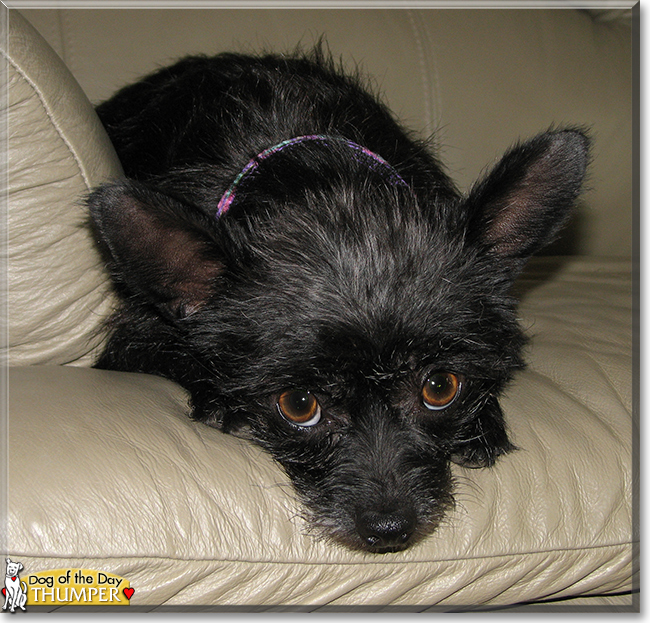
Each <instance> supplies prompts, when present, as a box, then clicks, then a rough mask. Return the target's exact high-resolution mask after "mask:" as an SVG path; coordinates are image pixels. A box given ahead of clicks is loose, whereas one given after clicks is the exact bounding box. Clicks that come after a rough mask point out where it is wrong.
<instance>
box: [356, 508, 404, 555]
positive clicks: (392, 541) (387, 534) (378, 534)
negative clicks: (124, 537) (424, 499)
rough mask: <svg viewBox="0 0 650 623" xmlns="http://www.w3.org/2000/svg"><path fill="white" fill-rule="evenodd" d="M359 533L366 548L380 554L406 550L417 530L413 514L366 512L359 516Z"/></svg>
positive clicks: (357, 522) (357, 524) (357, 523)
mask: <svg viewBox="0 0 650 623" xmlns="http://www.w3.org/2000/svg"><path fill="white" fill-rule="evenodd" d="M356 526H357V532H358V533H359V536H361V538H362V539H363V542H364V544H365V545H366V547H367V548H368V549H369V550H371V551H373V552H378V553H384V552H396V551H398V550H400V549H404V548H405V547H406V546H407V545H408V542H409V540H410V539H411V536H412V535H413V531H414V529H415V518H414V517H413V515H412V513H406V512H401V511H395V512H391V513H378V512H373V511H365V512H363V513H360V514H359V515H357V521H356Z"/></svg>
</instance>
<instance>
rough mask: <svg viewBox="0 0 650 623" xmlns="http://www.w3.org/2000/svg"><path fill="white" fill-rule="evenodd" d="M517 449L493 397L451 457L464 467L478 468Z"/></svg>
mask: <svg viewBox="0 0 650 623" xmlns="http://www.w3.org/2000/svg"><path fill="white" fill-rule="evenodd" d="M516 449H517V447H516V446H515V445H514V444H513V443H511V441H510V439H508V433H507V431H506V427H505V423H504V421H503V414H502V413H501V408H500V407H499V404H498V402H497V401H496V399H493V400H491V401H489V402H488V404H487V405H486V408H485V409H484V410H483V412H482V413H481V414H480V416H479V417H478V418H476V420H474V422H473V423H472V425H471V428H470V429H469V430H468V431H466V434H465V435H464V439H463V440H462V441H460V442H459V443H458V444H457V446H456V447H455V448H454V450H453V452H452V453H451V457H450V458H451V460H452V461H453V462H454V463H456V464H458V465H461V466H462V467H470V468H473V469H478V468H480V467H491V466H492V465H494V463H495V462H496V460H497V459H498V458H499V457H500V456H502V455H503V454H507V453H508V452H511V451H513V450H516Z"/></svg>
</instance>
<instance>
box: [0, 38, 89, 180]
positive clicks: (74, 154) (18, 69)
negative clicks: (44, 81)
mask: <svg viewBox="0 0 650 623" xmlns="http://www.w3.org/2000/svg"><path fill="white" fill-rule="evenodd" d="M0 52H1V53H2V56H4V58H5V59H6V60H7V62H8V63H9V64H10V65H11V66H12V67H13V68H14V69H15V70H16V72H17V73H18V74H19V75H20V76H21V78H22V79H23V80H24V81H25V82H26V83H27V84H28V85H29V86H30V87H31V88H32V90H33V91H34V93H36V96H37V97H38V100H39V101H40V103H41V106H42V107H43V110H44V111H45V114H46V115H47V118H48V119H49V120H50V123H51V124H52V126H53V127H54V129H55V130H56V133H57V134H58V135H59V138H60V139H61V140H62V141H63V143H64V144H65V146H66V147H67V148H68V151H69V152H70V155H71V156H72V158H73V159H74V161H75V164H76V165H77V168H78V169H79V173H80V175H81V177H82V179H83V181H84V184H85V185H86V188H87V189H88V190H90V189H91V185H90V181H89V179H88V177H87V176H86V173H85V171H84V169H83V166H82V164H81V160H80V158H79V156H78V154H77V152H76V150H75V149H74V147H73V146H72V144H71V143H70V141H69V140H68V138H67V137H66V136H65V134H64V133H63V130H62V129H61V127H60V126H59V124H58V123H57V121H56V119H55V118H54V115H53V113H52V110H51V108H50V106H49V105H48V103H47V100H46V98H45V96H44V95H43V93H42V91H41V90H40V89H39V88H38V86H37V85H36V83H35V82H34V81H33V80H32V79H31V78H30V77H29V76H28V75H27V74H26V73H25V71H24V70H23V69H22V68H21V67H20V66H19V65H18V64H17V63H16V62H15V61H14V60H13V59H12V58H11V56H10V55H9V54H7V52H5V51H4V50H0Z"/></svg>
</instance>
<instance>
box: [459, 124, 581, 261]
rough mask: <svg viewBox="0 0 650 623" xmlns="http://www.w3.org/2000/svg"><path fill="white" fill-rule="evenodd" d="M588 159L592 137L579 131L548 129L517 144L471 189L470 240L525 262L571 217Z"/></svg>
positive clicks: (498, 253)
mask: <svg viewBox="0 0 650 623" xmlns="http://www.w3.org/2000/svg"><path fill="white" fill-rule="evenodd" d="M588 160H589V139H588V138H587V136H586V135H585V133H584V132H582V131H579V130H564V131H551V132H546V133H544V134H540V135H539V136H537V137H535V138H533V139H531V140H529V141H527V142H525V143H521V144H519V145H517V146H515V147H513V148H512V149H511V150H510V151H508V152H507V153H506V154H505V155H504V156H503V158H502V159H501V161H500V162H499V163H498V164H497V165H496V166H495V167H494V168H493V169H492V170H491V171H490V172H489V173H488V174H487V175H486V176H485V177H484V178H483V179H482V180H480V181H479V182H477V183H476V184H475V185H474V187H473V188H472V190H471V191H470V193H469V196H468V198H467V201H466V207H467V214H468V218H469V221H468V228H467V232H468V235H469V239H470V241H471V242H472V243H473V244H480V245H481V246H483V247H484V248H487V251H488V252H489V253H490V254H492V255H494V256H496V257H498V258H499V259H506V260H512V261H513V263H514V265H515V266H521V265H523V262H524V261H525V260H526V259H528V258H529V257H530V256H531V255H532V254H533V253H535V252H536V251H538V250H539V249H541V248H542V247H544V246H545V245H547V244H549V243H550V242H552V241H553V240H554V239H555V237H556V236H557V234H558V232H559V230H560V229H561V228H562V227H563V226H564V225H565V223H566V222H567V220H568V219H569V216H570V215H571V208H572V206H573V204H574V203H575V200H576V198H577V197H578V195H579V193H580V191H581V189H582V184H583V181H584V178H585V172H586V169H587V164H588Z"/></svg>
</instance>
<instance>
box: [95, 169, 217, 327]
mask: <svg viewBox="0 0 650 623" xmlns="http://www.w3.org/2000/svg"><path fill="white" fill-rule="evenodd" d="M88 207H89V209H90V214H91V219H92V221H93V225H94V228H95V231H96V234H97V236H98V239H99V240H98V242H99V244H100V246H101V247H102V248H103V249H104V251H106V252H107V253H108V256H109V257H108V262H109V266H110V268H111V271H112V273H113V276H114V277H115V279H116V281H117V282H118V283H120V284H123V285H124V286H126V288H127V289H128V290H129V293H130V294H132V295H136V296H139V297H144V299H145V300H146V301H148V302H150V303H153V304H154V305H155V306H156V307H158V308H159V309H160V310H161V311H162V312H163V313H165V314H167V315H169V316H171V317H173V318H182V317H184V316H188V315H189V314H192V313H194V312H195V311H196V310H197V309H199V308H200V307H201V306H202V305H203V304H204V303H205V301H206V300H207V299H208V297H209V296H210V294H211V292H212V290H213V287H214V282H215V279H216V278H217V277H218V276H219V275H220V274H221V273H222V271H223V264H222V263H221V262H220V261H219V258H218V257H217V247H216V245H215V243H214V241H213V240H211V238H210V235H209V231H210V224H209V223H208V222H207V219H208V217H207V216H206V215H204V214H203V213H202V212H200V211H199V210H198V209H197V208H195V207H194V206H191V205H188V204H186V203H183V202H181V201H179V200H178V199H175V198H172V197H169V196H167V195H165V194H163V193H160V192H158V191H156V190H153V189H151V188H148V187H146V186H144V185H142V184H139V183H137V182H134V181H132V180H123V181H120V182H115V183H112V184H106V185H104V186H101V187H99V188H98V189H96V190H95V191H94V192H92V193H91V194H90V196H89V197H88Z"/></svg>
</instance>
